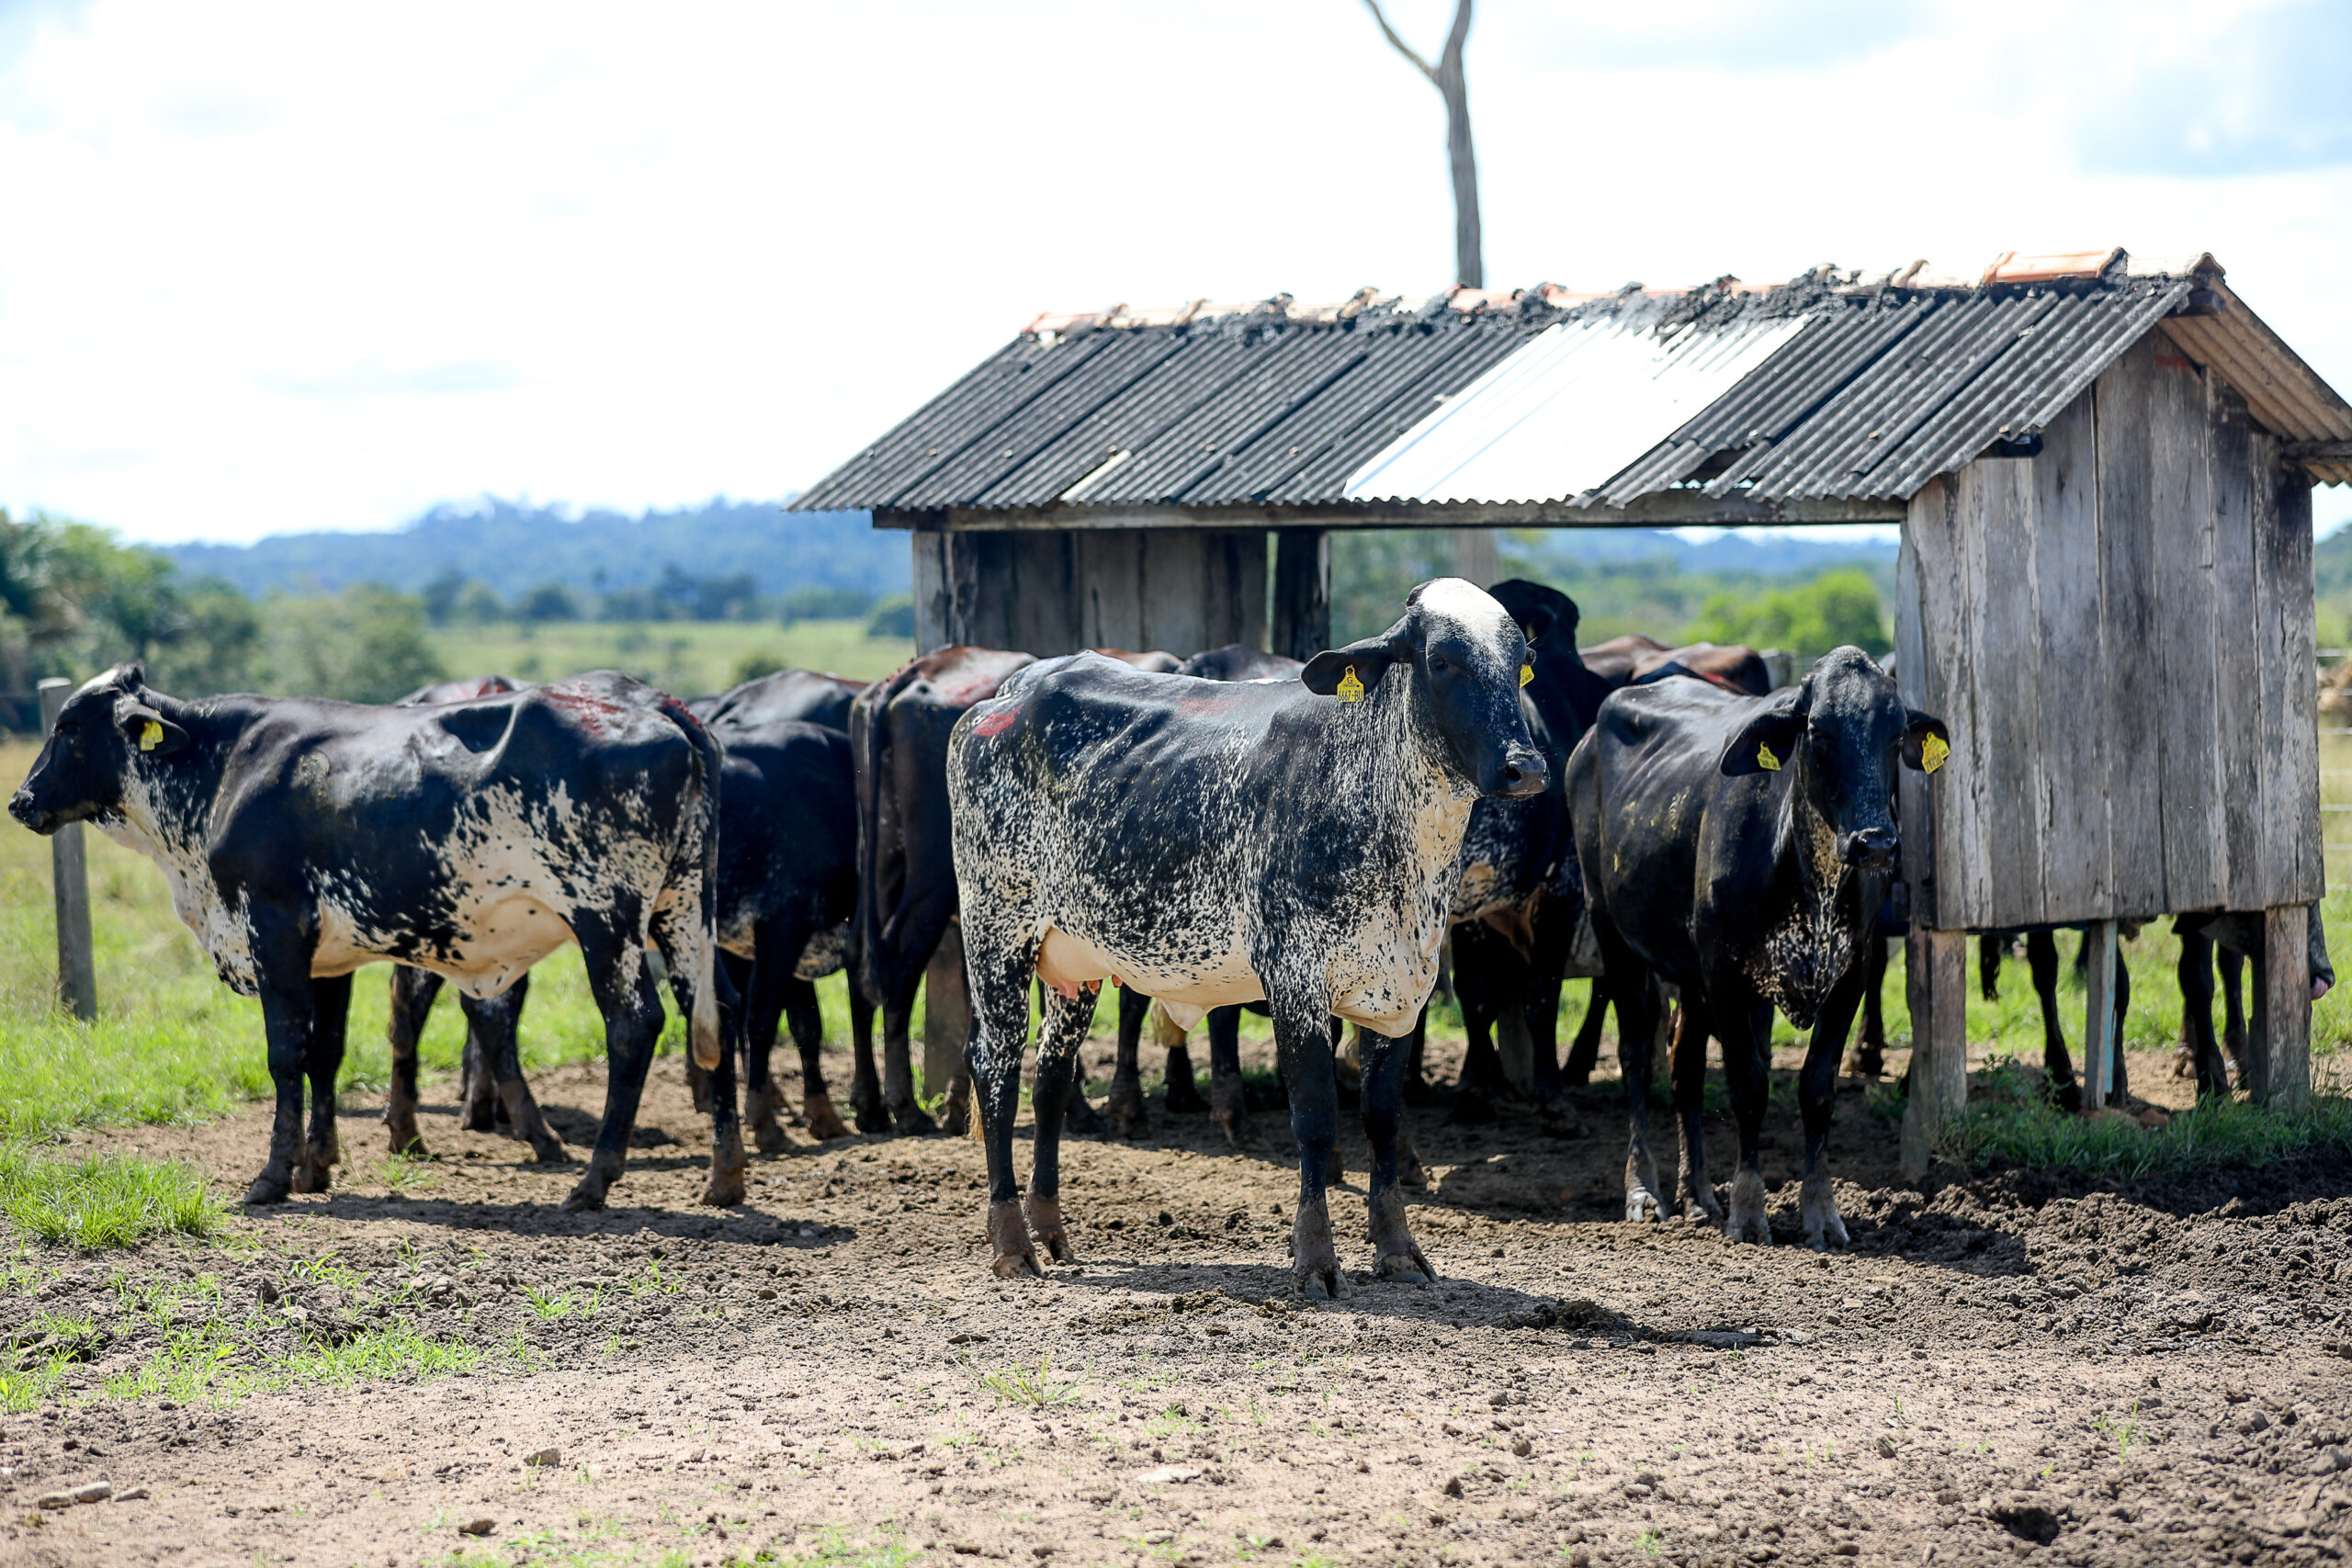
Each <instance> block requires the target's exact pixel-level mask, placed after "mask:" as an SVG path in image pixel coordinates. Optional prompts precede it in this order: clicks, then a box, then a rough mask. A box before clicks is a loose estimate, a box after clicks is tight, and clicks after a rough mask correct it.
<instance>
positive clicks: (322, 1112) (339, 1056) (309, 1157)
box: [294, 975, 351, 1192]
mask: <svg viewBox="0 0 2352 1568" xmlns="http://www.w3.org/2000/svg"><path fill="white" fill-rule="evenodd" d="M350 1021H351V976H348V975H330V976H324V977H322V978H320V979H316V980H313V981H311V1042H310V1045H309V1047H308V1049H306V1050H305V1051H304V1052H303V1054H302V1073H303V1076H304V1077H307V1078H309V1079H310V1080H311V1132H310V1136H309V1137H308V1138H306V1139H305V1140H304V1141H303V1145H302V1155H301V1158H300V1160H299V1161H298V1162H297V1163H296V1165H295V1167H294V1190H295V1191H297V1192H323V1191H325V1190H327V1188H328V1187H329V1186H330V1185H331V1184H332V1182H333V1177H332V1175H331V1174H330V1173H331V1171H332V1170H333V1168H334V1167H335V1166H336V1165H338V1164H340V1163H342V1160H343V1150H342V1147H341V1146H340V1145H338V1144H337V1143H336V1141H335V1135H334V1088H335V1084H334V1080H335V1076H336V1075H337V1074H339V1073H340V1072H342V1071H343V1048H344V1040H345V1030H346V1028H347V1027H348V1026H349V1024H350Z"/></svg>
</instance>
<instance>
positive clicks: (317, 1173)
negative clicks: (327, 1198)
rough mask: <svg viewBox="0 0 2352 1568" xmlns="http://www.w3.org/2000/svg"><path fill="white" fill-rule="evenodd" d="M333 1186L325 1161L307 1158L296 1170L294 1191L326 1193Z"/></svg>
mask: <svg viewBox="0 0 2352 1568" xmlns="http://www.w3.org/2000/svg"><path fill="white" fill-rule="evenodd" d="M333 1185H334V1182H333V1179H331V1178H330V1177H329V1175H328V1174H327V1167H326V1162H325V1161H323V1160H320V1159H317V1158H306V1159H304V1160H303V1161H302V1163H301V1164H300V1165H298V1166H296V1167H295V1168H294V1190H295V1191H297V1192H324V1191H325V1190H327V1189H328V1188H329V1187H331V1186H333Z"/></svg>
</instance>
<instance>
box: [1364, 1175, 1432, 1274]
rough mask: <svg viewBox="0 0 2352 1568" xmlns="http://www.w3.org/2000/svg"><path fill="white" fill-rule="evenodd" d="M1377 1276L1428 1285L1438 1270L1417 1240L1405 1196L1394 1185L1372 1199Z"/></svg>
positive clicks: (1375, 1271)
mask: <svg viewBox="0 0 2352 1568" xmlns="http://www.w3.org/2000/svg"><path fill="white" fill-rule="evenodd" d="M1371 1219H1372V1226H1371V1232H1372V1236H1371V1239H1372V1250H1373V1257H1374V1263H1373V1266H1372V1272H1373V1277H1374V1279H1379V1280H1392V1281H1394V1282H1396V1283H1397V1284H1400V1285H1426V1284H1428V1283H1429V1282H1430V1280H1434V1279H1436V1278H1437V1270H1436V1269H1432V1268H1430V1260H1429V1259H1428V1258H1424V1257H1422V1256H1421V1249H1420V1248H1419V1247H1418V1246H1416V1245H1415V1244H1414V1241H1413V1231H1412V1227H1411V1226H1410V1225H1408V1224H1406V1222H1405V1200H1404V1198H1403V1197H1402V1196H1401V1195H1400V1194H1399V1193H1398V1191H1397V1189H1396V1188H1394V1187H1391V1188H1388V1189H1386V1190H1384V1191H1383V1192H1382V1193H1381V1194H1380V1196H1379V1197H1377V1198H1375V1199H1374V1200H1373V1201H1372V1215H1371Z"/></svg>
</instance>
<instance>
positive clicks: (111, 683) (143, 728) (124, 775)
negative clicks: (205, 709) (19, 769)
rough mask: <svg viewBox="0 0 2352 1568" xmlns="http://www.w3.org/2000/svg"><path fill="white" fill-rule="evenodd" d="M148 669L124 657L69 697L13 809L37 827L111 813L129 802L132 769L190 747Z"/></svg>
mask: <svg viewBox="0 0 2352 1568" xmlns="http://www.w3.org/2000/svg"><path fill="white" fill-rule="evenodd" d="M146 681H147V676H146V671H143V670H142V669H141V668H140V667H139V666H138V665H136V664H118V665H116V666H115V667H114V668H113V669H112V670H109V671H107V672H106V673H105V674H103V675H101V676H99V677H98V678H97V679H96V680H95V681H91V682H88V683H87V684H85V685H84V686H83V688H82V689H81V690H80V691H78V692H76V693H74V694H73V696H71V697H69V698H67V699H66V703H65V706H64V708H63V710H62V711H61V712H60V713H59V714H58V716H57V725H56V727H55V728H53V729H51V731H50V735H49V739H48V740H47V741H45V742H44V743H43V744H42V746H41V749H40V756H38V757H36V758H34V759H33V771H32V772H31V773H28V774H26V775H25V782H24V784H23V786H22V787H21V788H19V789H18V790H17V793H16V794H15V795H13V796H11V797H10V798H9V801H8V815H9V816H11V817H14V818H16V819H17V821H19V822H21V823H23V824H24V825H25V826H26V827H28V828H30V829H32V830H33V831H34V832H36V833H54V832H56V831H57V830H58V829H60V828H62V827H64V826H65V825H66V824H67V823H69V822H81V821H85V820H87V819H88V818H93V817H97V818H104V817H107V816H109V815H111V814H112V813H114V812H116V811H118V810H119V808H120V807H121V806H122V800H123V794H124V791H125V789H126V788H127V787H128V785H129V783H130V778H131V776H132V774H133V773H134V772H135V771H136V770H137V769H139V768H141V767H144V766H151V765H153V763H152V761H151V760H152V759H154V758H159V757H165V756H168V755H170V754H171V753H173V752H175V751H178V750H182V749H183V748H185V747H186V746H187V743H188V740H187V731H186V730H184V729H182V728H180V727H179V726H178V725H176V724H175V723H173V722H172V720H171V719H169V718H167V717H166V716H164V713H163V712H162V711H161V708H160V707H159V704H168V703H170V701H171V699H170V698H168V697H158V696H157V695H156V694H154V693H152V692H150V691H148V690H147V684H146Z"/></svg>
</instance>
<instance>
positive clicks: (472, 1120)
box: [458, 1101, 498, 1133]
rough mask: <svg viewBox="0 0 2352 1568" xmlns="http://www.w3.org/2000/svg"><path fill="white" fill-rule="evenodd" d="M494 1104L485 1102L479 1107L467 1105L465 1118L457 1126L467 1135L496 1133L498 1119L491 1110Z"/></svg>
mask: <svg viewBox="0 0 2352 1568" xmlns="http://www.w3.org/2000/svg"><path fill="white" fill-rule="evenodd" d="M494 1103H495V1102H494V1101H485V1102H484V1103H481V1104H479V1105H468V1106H467V1107H466V1114H465V1116H464V1117H463V1119H462V1120H460V1121H459V1122H458V1125H459V1126H461V1127H463V1128H464V1129H465V1130H466V1131H467V1132H469V1133H494V1132H496V1131H497V1130H498V1119H497V1116H496V1115H495V1114H494V1112H493V1111H492V1104H494Z"/></svg>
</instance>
